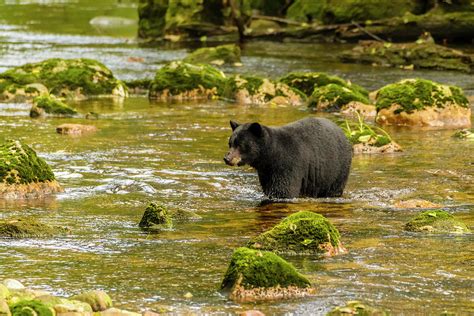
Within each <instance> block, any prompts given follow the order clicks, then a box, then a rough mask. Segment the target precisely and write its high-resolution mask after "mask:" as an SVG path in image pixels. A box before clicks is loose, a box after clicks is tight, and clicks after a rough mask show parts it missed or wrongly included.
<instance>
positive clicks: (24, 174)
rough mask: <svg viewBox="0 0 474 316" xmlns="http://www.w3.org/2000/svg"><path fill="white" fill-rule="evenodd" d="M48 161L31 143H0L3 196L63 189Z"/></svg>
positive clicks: (28, 194) (33, 195) (0, 195)
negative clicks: (30, 145)
mask: <svg viewBox="0 0 474 316" xmlns="http://www.w3.org/2000/svg"><path fill="white" fill-rule="evenodd" d="M61 190H62V189H61V186H60V185H59V183H58V182H57V181H56V179H55V177H54V174H53V171H52V170H51V168H50V167H49V165H48V164H47V163H46V162H45V161H44V160H43V159H42V158H40V157H38V156H37V155H36V152H35V151H34V150H33V149H31V148H30V147H29V146H28V145H26V144H23V143H22V142H21V141H19V140H7V141H6V142H5V143H3V144H1V145H0V197H1V198H29V197H41V196H44V195H46V194H51V193H55V192H60V191H61Z"/></svg>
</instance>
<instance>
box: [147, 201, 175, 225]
mask: <svg viewBox="0 0 474 316" xmlns="http://www.w3.org/2000/svg"><path fill="white" fill-rule="evenodd" d="M138 226H139V227H140V228H144V229H151V230H161V229H170V228H172V227H173V221H172V219H171V216H170V215H169V214H168V210H167V209H166V207H165V206H163V205H159V204H157V203H153V202H152V203H150V204H148V206H147V207H146V209H145V213H143V217H142V219H141V221H140V223H139V224H138Z"/></svg>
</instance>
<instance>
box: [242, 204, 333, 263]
mask: <svg viewBox="0 0 474 316" xmlns="http://www.w3.org/2000/svg"><path fill="white" fill-rule="evenodd" d="M329 245H331V246H332V247H334V248H338V247H340V235H339V232H338V230H337V229H336V228H335V227H334V226H333V225H332V224H331V222H330V221H329V220H328V219H326V218H325V217H324V216H322V215H320V214H317V213H313V212H310V211H301V212H298V213H295V214H292V215H290V216H288V217H287V218H285V219H283V220H282V221H281V222H280V223H279V224H277V225H276V226H275V227H273V228H272V229H270V230H268V231H266V232H264V233H262V234H260V235H259V236H257V237H255V238H253V239H252V240H251V241H250V242H249V243H248V247H249V248H255V249H263V250H270V251H274V252H276V253H297V254H299V253H312V254H321V253H325V252H326V251H327V250H328V249H327V247H328V246H329Z"/></svg>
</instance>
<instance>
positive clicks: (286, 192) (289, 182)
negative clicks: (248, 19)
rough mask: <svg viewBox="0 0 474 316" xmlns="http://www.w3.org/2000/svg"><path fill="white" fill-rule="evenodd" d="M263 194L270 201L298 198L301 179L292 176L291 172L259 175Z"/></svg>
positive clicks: (295, 175)
mask: <svg viewBox="0 0 474 316" xmlns="http://www.w3.org/2000/svg"><path fill="white" fill-rule="evenodd" d="M258 175H259V180H260V184H261V185H262V189H263V193H265V195H266V196H267V197H268V198H269V199H292V198H297V197H299V195H300V191H301V177H299V176H298V175H297V174H292V173H291V172H290V170H286V171H284V172H275V171H274V172H272V173H271V174H268V173H262V174H261V173H260V172H259V173H258Z"/></svg>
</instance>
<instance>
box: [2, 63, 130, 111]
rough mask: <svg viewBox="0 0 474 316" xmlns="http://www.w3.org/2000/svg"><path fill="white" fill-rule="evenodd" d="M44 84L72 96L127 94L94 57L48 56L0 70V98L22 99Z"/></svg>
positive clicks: (51, 89)
mask: <svg viewBox="0 0 474 316" xmlns="http://www.w3.org/2000/svg"><path fill="white" fill-rule="evenodd" d="M38 84H41V85H42V86H45V87H46V88H47V90H49V92H50V93H51V94H53V95H56V96H59V97H67V98H72V99H83V98H86V97H89V96H97V95H106V96H121V97H124V96H127V90H126V88H125V85H124V84H123V83H122V82H121V81H120V80H117V79H116V78H115V77H114V75H113V74H112V72H111V71H110V70H109V69H108V68H107V67H106V66H104V65H103V64H101V63H100V62H98V61H95V60H91V59H85V58H78V59H61V58H52V59H47V60H44V61H42V62H39V63H33V64H25V65H23V66H19V67H15V68H12V69H9V70H7V71H5V72H3V73H1V74H0V101H3V102H5V101H8V102H16V101H18V100H17V99H16V97H17V96H20V97H21V98H20V99H21V100H23V101H24V99H25V97H26V98H27V99H29V100H31V99H32V98H33V97H37V96H39V95H42V94H43V93H42V90H43V89H38V86H35V85H38Z"/></svg>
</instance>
